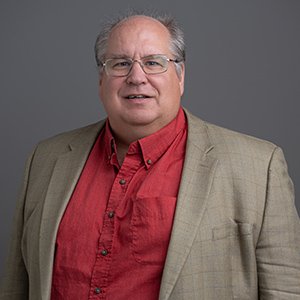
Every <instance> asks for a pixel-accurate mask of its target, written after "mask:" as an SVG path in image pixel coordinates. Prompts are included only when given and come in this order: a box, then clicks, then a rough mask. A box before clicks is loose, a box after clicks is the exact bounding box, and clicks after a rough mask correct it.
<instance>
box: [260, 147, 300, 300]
mask: <svg viewBox="0 0 300 300" xmlns="http://www.w3.org/2000/svg"><path fill="white" fill-rule="evenodd" d="M256 258H257V274H258V286H259V295H260V298H259V299H267V300H271V299H281V300H284V299H289V300H291V299H300V221H299V216H298V213H297V210H296V207H295V202H294V188H293V183H292V181H291V179H290V177H289V175H288V172H287V164H286V161H285V159H284V156H283V152H282V150H281V149H280V148H276V149H275V150H274V152H273V155H272V157H271V160H270V164H269V171H268V183H267V192H266V204H265V210H264V217H263V224H262V227H261V231H260V235H259V240H258V244H257V248H256Z"/></svg>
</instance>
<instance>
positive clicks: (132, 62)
mask: <svg viewBox="0 0 300 300" xmlns="http://www.w3.org/2000/svg"><path fill="white" fill-rule="evenodd" d="M157 56H159V57H162V58H164V59H166V61H167V62H168V63H169V62H174V63H176V64H178V63H181V62H182V60H179V59H172V58H168V57H167V56H166V55H164V54H152V55H147V56H144V57H142V58H140V59H132V58H130V57H113V58H107V59H106V60H105V61H104V62H101V65H102V68H104V70H105V73H106V75H107V76H111V77H125V76H128V75H129V73H130V72H131V70H132V68H133V64H134V63H135V62H137V63H138V64H139V65H140V67H141V69H142V70H143V72H144V73H145V74H147V75H157V74H162V73H165V72H167V70H168V68H169V64H168V63H167V65H166V69H165V70H163V71H161V72H158V73H147V72H146V71H145V70H144V64H143V62H142V60H143V59H145V58H147V57H149V58H150V57H157ZM114 59H125V60H128V61H130V62H131V66H130V68H129V69H128V73H127V74H125V75H111V74H108V71H107V69H106V68H105V66H106V64H107V62H108V61H111V60H114Z"/></svg>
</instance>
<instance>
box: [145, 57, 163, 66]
mask: <svg viewBox="0 0 300 300" xmlns="http://www.w3.org/2000/svg"><path fill="white" fill-rule="evenodd" d="M144 65H145V66H147V67H162V66H163V65H162V62H161V61H160V60H159V59H153V58H152V59H147V60H145V61H144Z"/></svg>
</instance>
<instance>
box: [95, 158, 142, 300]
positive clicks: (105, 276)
mask: <svg viewBox="0 0 300 300" xmlns="http://www.w3.org/2000/svg"><path fill="white" fill-rule="evenodd" d="M141 162H142V160H141V158H140V156H139V155H138V153H136V154H134V155H133V154H131V155H130V156H128V155H127V156H126V157H125V159H124V162H123V164H122V167H121V168H120V170H119V172H118V173H117V175H116V177H115V180H114V182H113V185H112V189H111V193H110V196H109V199H108V202H107V207H106V211H105V216H104V219H103V227H102V230H101V234H100V236H99V240H98V246H97V254H96V260H95V264H94V268H93V272H92V277H91V284H90V293H89V299H105V298H106V294H107V288H108V286H109V275H110V274H109V271H110V269H111V263H112V258H113V255H114V253H113V241H114V232H115V228H116V225H117V224H116V223H115V222H116V218H115V216H116V208H117V207H118V206H119V205H120V204H122V203H123V205H125V204H124V202H125V201H127V200H128V199H126V191H127V189H128V185H129V184H130V182H131V180H132V178H133V176H134V175H135V174H136V172H137V170H138V169H139V167H140V166H141ZM111 167H112V168H113V166H111ZM125 206H126V205H125Z"/></svg>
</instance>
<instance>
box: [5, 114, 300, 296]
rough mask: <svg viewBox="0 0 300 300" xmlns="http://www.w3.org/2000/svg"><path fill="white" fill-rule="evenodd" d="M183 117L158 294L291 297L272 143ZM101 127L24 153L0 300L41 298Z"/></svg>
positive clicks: (295, 226)
mask: <svg viewBox="0 0 300 300" xmlns="http://www.w3.org/2000/svg"><path fill="white" fill-rule="evenodd" d="M186 115H187V119H188V140H187V149H186V157H185V163H184V169H183V175H182V180H181V184H180V191H179V195H178V200H177V207H176V214H175V220H174V225H173V229H172V235H171V241H170V245H169V249H168V254H167V259H166V262H165V267H164V272H163V277H162V282H161V289H160V296H159V299H161V300H167V299H169V300H171V299H172V300H183V299H187V300H193V299H205V300H210V299H218V300H219V299H239V300H243V299H252V300H253V299H280V300H282V299H300V222H299V217H298V215H297V212H296V209H295V206H294V196H293V185H292V182H291V180H290V178H289V176H288V173H287V166H286V163H285V160H284V157H283V154H282V151H281V149H280V148H278V147H276V146H275V145H273V144H271V143H269V142H265V141H262V140H259V139H256V138H253V137H249V136H246V135H242V134H239V133H236V132H232V131H230V130H227V129H223V128H220V127H218V126H215V125H211V124H208V123H206V122H203V121H201V120H200V119H198V118H196V117H195V116H193V115H191V114H190V113H188V112H186ZM102 126H103V122H100V123H97V124H94V125H91V126H88V127H85V128H81V129H77V130H74V131H71V132H68V133H64V134H61V135H58V136H56V137H54V138H51V139H49V140H46V141H44V142H42V143H40V144H39V145H38V146H37V147H36V149H35V151H34V152H33V154H32V155H31V157H30V158H29V159H28V162H27V167H26V172H25V178H24V185H23V189H22V192H21V196H20V200H19V202H18V206H17V210H16V219H15V229H14V232H13V235H12V243H11V248H10V252H9V254H10V255H9V258H8V264H7V270H6V272H5V275H4V278H3V281H2V288H1V291H0V299H9V300H15V299H32V300H40V299H42V300H48V299H49V297H50V290H51V278H52V265H53V257H54V251H55V249H54V246H55V240H56V233H57V229H58V226H59V223H60V220H61V217H62V215H63V213H64V210H65V208H66V205H67V203H68V201H69V199H70V196H71V194H72V191H73V189H74V187H75V185H76V182H77V180H78V178H79V175H80V173H81V171H82V168H83V167H84V164H85V161H86V159H87V157H88V154H89V152H90V150H91V148H92V146H93V144H94V142H95V139H96V137H97V135H98V134H99V131H100V130H101V128H102ZM134 300H135V299H134ZM136 300H139V299H136Z"/></svg>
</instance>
